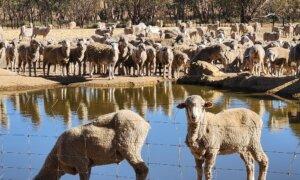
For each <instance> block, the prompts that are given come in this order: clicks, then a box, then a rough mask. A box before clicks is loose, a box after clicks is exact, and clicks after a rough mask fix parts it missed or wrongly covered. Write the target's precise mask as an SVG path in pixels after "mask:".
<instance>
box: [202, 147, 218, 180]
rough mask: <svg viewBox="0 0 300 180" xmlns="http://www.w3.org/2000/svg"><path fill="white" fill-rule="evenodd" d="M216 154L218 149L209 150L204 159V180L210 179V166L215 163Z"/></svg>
mask: <svg viewBox="0 0 300 180" xmlns="http://www.w3.org/2000/svg"><path fill="white" fill-rule="evenodd" d="M217 155H218V150H217V149H215V150H213V151H212V152H210V153H209V154H208V155H207V157H206V159H205V167H204V173H205V179H206V180H212V168H213V166H214V165H215V162H216V158H217Z"/></svg>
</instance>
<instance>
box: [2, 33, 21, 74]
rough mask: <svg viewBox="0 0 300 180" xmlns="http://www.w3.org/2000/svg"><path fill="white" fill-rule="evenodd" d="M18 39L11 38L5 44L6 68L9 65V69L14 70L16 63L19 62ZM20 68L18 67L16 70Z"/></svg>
mask: <svg viewBox="0 0 300 180" xmlns="http://www.w3.org/2000/svg"><path fill="white" fill-rule="evenodd" d="M18 48H19V41H18V39H13V40H12V41H11V42H10V43H9V44H8V45H7V46H6V52H5V57H6V69H8V66H9V65H10V67H11V71H16V69H17V66H18V63H19V52H18ZM19 71H20V69H18V72H19Z"/></svg>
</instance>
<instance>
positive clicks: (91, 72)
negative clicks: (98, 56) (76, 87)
mask: <svg viewBox="0 0 300 180" xmlns="http://www.w3.org/2000/svg"><path fill="white" fill-rule="evenodd" d="M89 69H90V77H91V78H92V77H93V73H94V63H93V62H90V67H89Z"/></svg>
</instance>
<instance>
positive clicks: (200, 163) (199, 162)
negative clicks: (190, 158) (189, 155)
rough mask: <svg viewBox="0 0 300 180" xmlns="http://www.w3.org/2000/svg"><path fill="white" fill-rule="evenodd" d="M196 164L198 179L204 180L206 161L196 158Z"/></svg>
mask: <svg viewBox="0 0 300 180" xmlns="http://www.w3.org/2000/svg"><path fill="white" fill-rule="evenodd" d="M195 162H196V171H197V177H198V178H197V179H198V180H202V176H203V163H204V159H197V158H195Z"/></svg>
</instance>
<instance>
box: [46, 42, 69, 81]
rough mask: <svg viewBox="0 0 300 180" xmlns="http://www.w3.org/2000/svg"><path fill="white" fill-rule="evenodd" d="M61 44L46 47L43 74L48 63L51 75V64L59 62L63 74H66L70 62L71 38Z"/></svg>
mask: <svg viewBox="0 0 300 180" xmlns="http://www.w3.org/2000/svg"><path fill="white" fill-rule="evenodd" d="M60 44H61V45H56V46H47V47H45V48H44V52H43V56H44V62H43V75H44V76H45V68H46V65H47V75H48V76H49V71H50V66H51V65H56V64H59V65H61V66H62V75H63V76H64V75H65V68H66V65H67V64H68V62H69V57H70V51H71V45H70V41H69V40H63V41H62V42H61V43H60Z"/></svg>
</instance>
